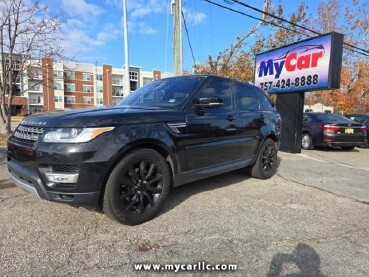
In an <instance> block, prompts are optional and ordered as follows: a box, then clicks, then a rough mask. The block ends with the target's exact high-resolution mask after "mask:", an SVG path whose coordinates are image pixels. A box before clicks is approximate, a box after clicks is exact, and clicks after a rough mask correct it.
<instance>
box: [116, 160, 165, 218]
mask: <svg viewBox="0 0 369 277" xmlns="http://www.w3.org/2000/svg"><path fill="white" fill-rule="evenodd" d="M162 193H163V175H162V172H161V171H160V169H159V168H158V165H157V164H156V163H155V162H154V161H150V160H143V161H141V162H139V163H137V164H134V165H132V166H130V167H129V168H127V170H126V171H125V172H124V173H123V176H122V180H121V187H120V201H121V204H122V206H123V209H124V210H125V211H127V212H133V213H135V212H137V213H139V214H142V213H144V212H147V211H149V210H150V209H152V208H153V207H154V206H155V204H156V203H157V202H158V200H159V198H160V196H161V195H162Z"/></svg>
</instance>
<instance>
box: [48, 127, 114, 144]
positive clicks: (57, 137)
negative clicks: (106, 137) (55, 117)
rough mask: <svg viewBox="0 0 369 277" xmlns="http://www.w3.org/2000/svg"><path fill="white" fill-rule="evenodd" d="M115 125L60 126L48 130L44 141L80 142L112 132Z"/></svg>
mask: <svg viewBox="0 0 369 277" xmlns="http://www.w3.org/2000/svg"><path fill="white" fill-rule="evenodd" d="M113 129H114V127H101V128H59V129H52V130H50V131H48V132H46V133H45V134H44V136H43V139H42V140H43V142H56V143H79V142H87V141H90V140H93V139H94V138H96V137H97V136H98V135H101V134H103V133H106V132H110V131H111V130H113Z"/></svg>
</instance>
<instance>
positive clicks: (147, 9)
mask: <svg viewBox="0 0 369 277" xmlns="http://www.w3.org/2000/svg"><path fill="white" fill-rule="evenodd" d="M165 8H166V1H163V0H136V1H130V2H128V3H127V9H128V13H129V15H130V16H131V17H132V18H142V17H145V16H147V15H152V14H159V13H163V12H165Z"/></svg>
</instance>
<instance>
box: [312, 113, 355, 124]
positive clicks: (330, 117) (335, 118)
mask: <svg viewBox="0 0 369 277" xmlns="http://www.w3.org/2000/svg"><path fill="white" fill-rule="evenodd" d="M315 117H316V119H317V120H318V121H329V122H352V120H350V119H348V118H346V117H344V116H340V115H336V114H319V115H316V116H315Z"/></svg>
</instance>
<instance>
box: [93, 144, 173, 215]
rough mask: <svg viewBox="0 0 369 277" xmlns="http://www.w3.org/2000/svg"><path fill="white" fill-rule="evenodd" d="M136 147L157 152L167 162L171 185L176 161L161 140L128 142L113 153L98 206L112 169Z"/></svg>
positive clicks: (100, 203)
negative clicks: (115, 153)
mask: <svg viewBox="0 0 369 277" xmlns="http://www.w3.org/2000/svg"><path fill="white" fill-rule="evenodd" d="M137 149H151V150H154V151H156V152H158V153H159V154H160V155H161V156H162V157H163V158H164V160H165V161H166V162H167V165H168V167H169V171H170V175H171V186H173V179H174V177H173V176H174V172H176V171H175V170H176V169H177V163H176V162H175V159H174V158H173V157H172V156H171V154H170V150H169V149H170V148H169V147H168V146H166V145H164V144H163V143H162V142H161V141H157V140H150V139H149V140H148V139H144V140H139V141H136V142H134V143H130V144H128V145H126V146H124V147H123V148H122V149H121V150H120V151H119V152H118V153H117V155H115V157H114V158H113V159H112V163H111V165H110V168H109V170H108V172H107V173H106V175H105V177H104V181H103V184H102V185H101V191H100V197H99V203H98V206H99V208H101V207H102V201H103V198H104V193H105V187H106V182H107V181H108V179H109V177H110V174H111V173H112V171H113V170H114V168H115V167H116V166H117V164H118V163H119V162H120V161H121V160H122V159H123V158H124V156H125V155H127V154H129V153H132V152H134V151H136V150H137Z"/></svg>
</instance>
